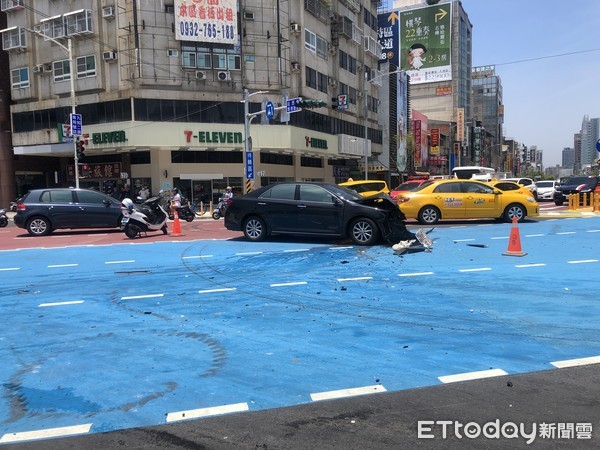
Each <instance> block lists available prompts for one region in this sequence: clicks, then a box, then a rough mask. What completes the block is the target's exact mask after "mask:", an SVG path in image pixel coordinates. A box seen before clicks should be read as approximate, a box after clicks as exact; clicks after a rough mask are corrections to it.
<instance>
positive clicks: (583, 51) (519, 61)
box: [489, 48, 600, 66]
mask: <svg viewBox="0 0 600 450" xmlns="http://www.w3.org/2000/svg"><path fill="white" fill-rule="evenodd" d="M598 51H600V48H592V49H589V50H579V51H576V52H568V53H559V54H557V55H548V56H539V57H537V58H529V59H520V60H517V61H508V62H503V63H496V64H489V65H494V66H508V65H509V64H522V63H526V62H531V61H540V60H542V59H552V58H562V57H563V56H573V55H577V54H581V53H591V52H598Z"/></svg>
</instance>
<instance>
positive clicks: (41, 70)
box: [33, 64, 44, 73]
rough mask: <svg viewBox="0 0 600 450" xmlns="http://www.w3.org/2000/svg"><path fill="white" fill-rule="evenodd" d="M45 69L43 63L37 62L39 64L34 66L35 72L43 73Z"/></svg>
mask: <svg viewBox="0 0 600 450" xmlns="http://www.w3.org/2000/svg"><path fill="white" fill-rule="evenodd" d="M43 71H44V65H43V64H37V65H35V66H33V73H42V72H43Z"/></svg>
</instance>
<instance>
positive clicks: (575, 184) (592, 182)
mask: <svg viewBox="0 0 600 450" xmlns="http://www.w3.org/2000/svg"><path fill="white" fill-rule="evenodd" d="M598 185H599V177H571V178H568V179H566V180H564V181H562V182H561V183H560V186H557V187H556V189H555V190H554V204H555V205H557V206H561V205H562V204H563V203H565V202H568V201H569V195H571V194H589V193H591V192H594V190H595V189H596V187H597V186H598Z"/></svg>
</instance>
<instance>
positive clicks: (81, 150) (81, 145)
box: [76, 138, 85, 160]
mask: <svg viewBox="0 0 600 450" xmlns="http://www.w3.org/2000/svg"><path fill="white" fill-rule="evenodd" d="M84 144H85V143H84V141H83V139H81V138H77V144H76V147H77V159H80V160H81V159H83V158H84V156H85V154H84V152H85V146H84Z"/></svg>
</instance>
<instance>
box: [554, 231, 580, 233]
mask: <svg viewBox="0 0 600 450" xmlns="http://www.w3.org/2000/svg"><path fill="white" fill-rule="evenodd" d="M556 234H577V232H576V231H562V232H560V233H556Z"/></svg>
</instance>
